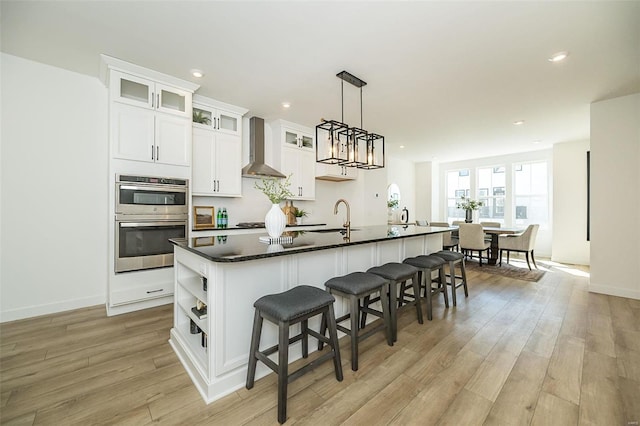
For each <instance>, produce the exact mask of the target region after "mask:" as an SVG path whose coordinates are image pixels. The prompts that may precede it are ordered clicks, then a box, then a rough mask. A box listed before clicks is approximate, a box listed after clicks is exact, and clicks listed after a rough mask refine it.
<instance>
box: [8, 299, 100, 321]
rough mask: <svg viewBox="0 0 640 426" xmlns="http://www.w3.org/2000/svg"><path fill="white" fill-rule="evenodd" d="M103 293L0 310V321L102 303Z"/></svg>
mask: <svg viewBox="0 0 640 426" xmlns="http://www.w3.org/2000/svg"><path fill="white" fill-rule="evenodd" d="M105 301H106V298H105V295H103V294H102V295H99V296H91V297H83V298H80V299H73V300H64V301H61V302H54V303H47V304H43V305H35V306H24V307H21V308H16V309H9V310H6V311H2V312H0V322H8V321H15V320H20V319H25V318H31V317H37V316H40V315H48V314H56V313H58V312H65V311H71V310H73V309H80V308H88V307H89V306H95V305H104V303H105Z"/></svg>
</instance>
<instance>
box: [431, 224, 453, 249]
mask: <svg viewBox="0 0 640 426" xmlns="http://www.w3.org/2000/svg"><path fill="white" fill-rule="evenodd" d="M431 226H441V227H444V228H448V227H449V223H448V222H431ZM442 248H443V249H445V250H454V251H457V249H458V239H457V238H454V237H453V236H452V235H451V231H449V232H445V233H443V234H442Z"/></svg>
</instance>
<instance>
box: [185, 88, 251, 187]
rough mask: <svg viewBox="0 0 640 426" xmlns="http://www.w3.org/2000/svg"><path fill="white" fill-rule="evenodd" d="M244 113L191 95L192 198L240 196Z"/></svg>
mask: <svg viewBox="0 0 640 426" xmlns="http://www.w3.org/2000/svg"><path fill="white" fill-rule="evenodd" d="M247 111H248V110H247V109H245V108H240V107H236V106H233V105H229V104H224V103H222V102H218V101H215V100H213V99H209V98H205V97H203V96H198V95H195V96H194V103H193V169H192V182H191V188H192V193H193V195H204V196H215V197H240V196H242V116H243V115H244V114H246V113H247Z"/></svg>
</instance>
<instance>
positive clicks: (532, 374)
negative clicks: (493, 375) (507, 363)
mask: <svg viewBox="0 0 640 426" xmlns="http://www.w3.org/2000/svg"><path fill="white" fill-rule="evenodd" d="M548 364H549V358H545V357H541V356H539V355H537V354H534V353H532V352H526V351H525V352H522V354H521V355H520V357H518V361H517V362H516V364H515V365H514V367H513V370H512V372H511V374H510V375H509V378H508V379H507V381H506V382H505V384H504V386H503V388H502V390H501V391H500V394H499V395H498V398H496V401H495V403H494V404H493V406H492V407H491V411H490V412H489V415H488V416H487V419H486V422H485V424H486V425H504V424H511V425H528V424H529V423H530V422H531V419H532V418H533V413H534V410H535V408H536V404H537V401H538V396H539V394H540V388H541V387H542V381H543V380H544V376H545V371H546V369H547V365H548Z"/></svg>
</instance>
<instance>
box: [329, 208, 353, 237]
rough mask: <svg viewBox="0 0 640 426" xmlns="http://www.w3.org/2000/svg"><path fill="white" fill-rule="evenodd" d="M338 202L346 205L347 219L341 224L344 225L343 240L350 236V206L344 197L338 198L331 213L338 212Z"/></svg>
mask: <svg viewBox="0 0 640 426" xmlns="http://www.w3.org/2000/svg"><path fill="white" fill-rule="evenodd" d="M340 203H344V205H345V206H347V220H346V221H345V222H344V224H343V225H342V226H344V228H345V231H346V235H345V237H344V239H345V240H349V239H350V238H351V207H349V203H348V202H347V200H345V199H344V198H340V199H339V200H338V201H336V205H335V206H333V214H338V205H339V204H340Z"/></svg>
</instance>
